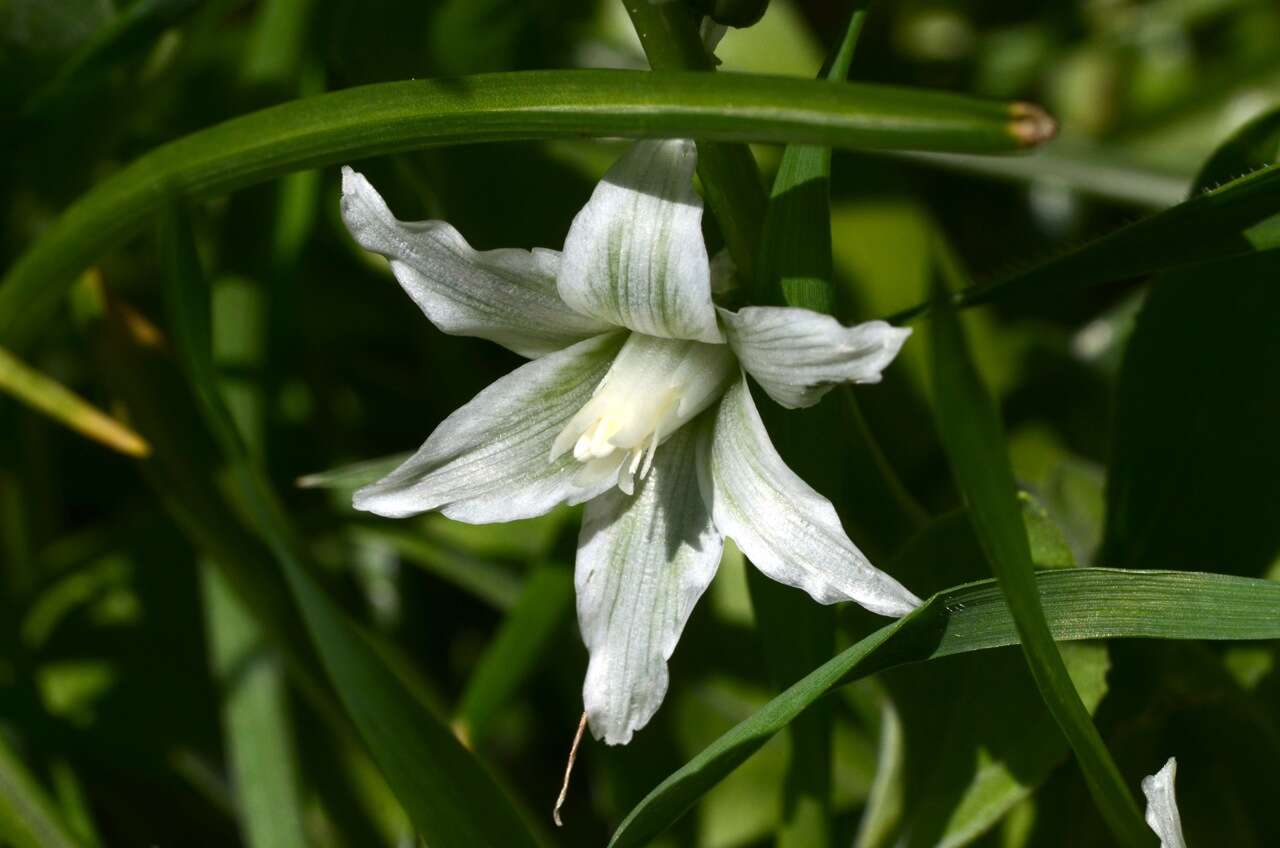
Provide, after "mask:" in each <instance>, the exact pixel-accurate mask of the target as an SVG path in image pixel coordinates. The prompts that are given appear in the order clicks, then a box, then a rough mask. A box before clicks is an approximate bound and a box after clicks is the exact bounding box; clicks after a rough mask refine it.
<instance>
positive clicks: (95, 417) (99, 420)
mask: <svg viewBox="0 0 1280 848" xmlns="http://www.w3.org/2000/svg"><path fill="white" fill-rule="evenodd" d="M0 392H6V393H8V394H10V395H12V396H13V397H15V398H17V399H18V400H20V401H22V402H23V403H25V404H27V405H28V406H30V407H31V408H32V409H36V410H39V411H40V412H43V413H44V414H46V415H48V416H49V417H50V418H52V419H54V420H55V421H60V422H61V423H63V424H65V425H66V426H68V427H70V428H71V429H72V430H75V431H76V432H77V433H79V434H80V435H82V436H87V437H88V438H90V439H93V440H94V441H95V442H98V443H99V444H103V445H106V446H107V447H109V448H111V449H112V450H117V451H119V452H120V453H123V454H125V455H126V456H136V457H143V456H146V455H147V454H148V453H149V452H150V451H151V448H150V447H149V446H148V445H147V442H146V440H145V439H143V438H142V437H141V436H139V435H138V434H137V433H135V432H133V430H131V429H129V428H128V427H126V426H125V425H124V424H122V423H120V422H119V421H117V420H116V419H114V418H112V417H111V416H110V415H107V414H106V413H105V412H101V411H99V410H98V409H97V408H96V407H94V406H93V405H92V404H90V403H89V402H88V401H86V400H84V399H83V398H81V397H80V396H79V395H77V394H76V393H75V392H73V391H71V390H70V389H68V388H67V387H66V386H63V385H62V384H61V383H59V382H58V381H57V380H54V379H53V378H51V377H46V376H45V375H44V374H41V373H40V372H39V371H37V370H35V369H34V368H32V367H31V366H29V365H27V364H26V363H24V362H23V361H22V360H20V359H18V357H16V356H14V355H13V354H12V353H9V351H7V350H5V349H4V348H0Z"/></svg>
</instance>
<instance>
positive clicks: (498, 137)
mask: <svg viewBox="0 0 1280 848" xmlns="http://www.w3.org/2000/svg"><path fill="white" fill-rule="evenodd" d="M1040 120H1041V118H1038V117H1037V116H1036V115H1029V114H1028V112H1027V108H1026V107H1024V106H1022V105H1019V104H1014V105H1010V104H1007V103H998V102H989V101H982V100H975V99H972V98H966V97H960V96H957V95H952V94H942V93H938V92H928V91H918V90H911V89H898V88H889V87H884V86H874V85H847V86H829V85H826V84H824V83H819V82H810V81H805V80H793V79H783V78H772V77H757V76H752V75H747V74H741V75H739V74H699V73H677V72H671V73H663V74H661V75H650V74H648V73H640V72H634V71H530V72H520V73H510V74H487V75H478V76H473V77H465V78H462V79H454V80H435V81H427V80H424V81H409V82H394V83H383V84H379V85H372V86H364V87H360V88H351V89H346V90H343V91H336V92H331V93H328V94H322V95H318V96H315V97H308V98H304V99H301V100H296V101H293V102H290V103H285V104H283V105H280V106H275V107H272V108H269V109H264V110H262V111H259V112H254V113H252V114H249V115H244V116H242V117H239V118H235V119H232V120H230V121H227V122H225V123H222V124H219V125H217V126H215V127H211V128H209V129H207V130H203V131H201V132H197V133H194V134H192V135H189V136H186V137H184V138H181V139H179V140H177V141H174V142H171V143H169V144H166V145H164V146H162V147H159V148H157V149H155V150H153V151H151V152H150V153H148V154H146V155H144V156H142V157H140V158H139V159H137V160H135V161H134V162H133V163H132V164H130V165H128V166H127V167H125V168H123V169H121V170H120V171H118V172H117V173H116V174H114V175H113V176H112V177H110V178H109V179H107V180H104V181H103V182H101V183H99V184H98V185H97V186H95V187H94V188H93V189H92V190H91V191H90V192H89V193H88V194H86V195H84V196H83V197H81V198H80V200H78V201H77V202H76V203H74V204H72V206H71V207H70V208H68V209H67V210H66V211H65V212H64V213H63V215H62V216H61V217H60V218H59V219H58V221H57V222H56V223H55V224H54V225H53V226H52V227H50V228H49V229H48V230H47V231H45V233H44V234H43V235H42V237H41V238H40V239H39V241H38V242H37V243H36V244H35V245H33V246H32V248H31V249H30V250H28V251H27V253H26V254H24V255H23V256H22V257H21V258H20V259H19V260H18V261H17V263H15V264H14V265H13V267H12V268H10V269H9V271H8V273H7V275H6V277H5V279H4V282H3V284H0V342H7V343H9V344H10V345H11V346H17V345H15V344H14V342H16V341H30V340H31V339H34V338H35V337H36V336H37V335H38V334H39V332H40V331H41V330H42V329H43V323H44V320H46V319H47V318H48V317H49V315H50V313H51V312H52V310H53V309H54V308H55V307H56V305H57V303H58V302H59V299H60V298H61V296H62V295H63V294H64V293H65V292H66V289H67V286H68V285H69V284H70V282H71V279H72V277H73V276H74V275H75V274H76V272H78V271H79V270H81V269H82V268H83V267H84V266H85V265H87V264H88V263H90V262H92V261H93V260H94V259H95V258H97V257H99V256H101V255H102V254H103V253H105V252H106V251H107V250H109V249H111V248H112V247H113V246H115V245H117V244H119V243H121V242H123V241H124V240H125V239H127V238H129V237H130V236H132V235H134V234H136V233H137V232H139V231H140V230H141V229H142V228H144V227H145V225H146V223H147V221H148V219H150V218H151V217H152V216H153V215H155V214H156V212H157V211H158V210H159V208H160V205H161V204H162V203H164V202H165V201H164V199H163V198H164V197H165V195H166V194H169V195H180V196H193V197H207V196H210V195H216V194H219V193H222V192H227V191H230V190H233V189H236V188H242V187H244V186H247V185H252V184H254V183H258V182H262V181H263V180H267V179H271V178H272V177H277V176H280V175H282V174H286V173H289V172H291V171H297V170H305V169H309V168H315V167H319V166H322V165H331V164H336V163H340V162H344V161H349V160H352V159H358V158H362V157H368V156H376V155H381V154H385V153H392V152H395V151H400V150H409V149H413V148H420V147H426V146H429V145H442V144H465V143H472V142H481V141H514V140H528V139H540V138H572V137H578V136H582V135H598V136H630V137H684V138H692V137H697V138H706V139H711V140H716V141H757V142H772V143H785V142H809V143H813V144H827V145H832V146H836V147H853V148H866V149H873V148H874V149H880V148H887V147H891V148H908V149H931V150H949V149H950V150H974V151H977V150H981V151H992V152H994V151H1000V150H1012V149H1016V148H1018V147H1022V146H1025V145H1026V144H1028V143H1038V142H1039V141H1042V140H1044V139H1043V138H1042V137H1040V135H1037V134H1036V132H1034V131H1033V130H1034V128H1035V127H1037V126H1038V121H1040ZM1029 128H1030V129H1029ZM158 188H163V191H159V190H157V189H158Z"/></svg>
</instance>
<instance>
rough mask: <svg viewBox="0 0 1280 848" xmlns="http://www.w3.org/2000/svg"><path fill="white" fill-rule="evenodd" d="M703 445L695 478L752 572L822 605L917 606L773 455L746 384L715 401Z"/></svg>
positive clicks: (883, 609) (902, 611) (899, 610)
mask: <svg viewBox="0 0 1280 848" xmlns="http://www.w3.org/2000/svg"><path fill="white" fill-rule="evenodd" d="M707 426H709V427H711V436H710V439H704V440H702V441H701V442H700V450H699V462H698V473H699V479H700V481H701V483H702V494H703V497H704V498H706V499H707V500H708V502H709V503H710V504H711V520H712V521H714V522H715V525H716V529H718V530H719V531H720V532H721V533H723V534H724V535H726V536H728V537H730V538H732V539H733V540H734V541H735V542H737V543H738V547H739V548H740V549H741V550H742V553H743V554H745V555H746V556H747V557H748V558H749V559H750V560H751V562H752V563H754V564H755V566H756V568H759V569H760V570H761V571H763V572H764V573H765V574H767V575H768V576H769V577H771V578H773V579H774V580H777V581H778V582H779V583H785V584H787V585H788V586H796V587H799V588H801V589H804V590H805V591H806V592H808V593H809V594H810V595H811V596H812V597H813V599H814V600H816V601H818V602H819V603H823V604H830V603H835V602H836V601H856V602H857V603H859V604H861V605H862V606H864V607H866V608H867V609H869V610H871V611H872V612H875V613H879V614H881V615H891V616H900V615H906V614H907V613H909V612H911V610H913V609H915V608H916V607H917V606H919V604H920V599H919V598H917V597H916V596H915V595H913V594H911V593H910V592H908V591H907V590H906V589H904V588H903V587H902V585H901V584H900V583H898V581H896V580H894V579H893V578H892V577H890V576H889V575H887V574H885V573H884V572H882V571H880V570H879V569H877V568H876V567H875V566H873V565H872V564H871V563H870V562H868V561H867V558H866V557H865V556H863V554H862V552H861V551H859V550H858V549H857V547H855V546H854V544H853V542H851V541H849V537H848V536H846V535H845V532H844V529H843V528H842V527H841V526H840V519H839V518H838V517H837V516H836V511H835V508H834V507H832V506H831V502H830V501H828V500H827V499H826V498H824V497H822V495H820V494H818V493H817V492H815V491H814V490H813V489H812V488H810V487H809V485H808V484H807V483H805V482H804V481H803V480H801V479H800V478H799V476H797V475H796V473H795V472H794V471H792V470H791V469H790V468H788V467H787V466H786V464H785V463H783V461H782V457H780V456H778V452H777V451H776V450H774V448H773V444H772V443H771V442H770V441H769V434H768V433H767V432H766V431H765V429H764V422H762V421H761V420H760V413H759V412H758V411H757V410H756V406H755V403H754V402H753V401H752V400H751V392H750V390H749V389H748V388H747V381H746V379H745V378H743V379H740V380H738V381H737V382H736V383H734V384H733V386H731V387H730V388H729V391H728V392H726V393H725V396H724V399H723V400H721V401H720V407H719V409H718V410H717V411H716V413H715V416H714V419H713V420H711V421H709V423H708V425H707Z"/></svg>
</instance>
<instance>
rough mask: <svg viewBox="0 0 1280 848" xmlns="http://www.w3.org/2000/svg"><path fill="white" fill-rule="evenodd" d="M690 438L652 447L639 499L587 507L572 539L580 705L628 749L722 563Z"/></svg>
mask: <svg viewBox="0 0 1280 848" xmlns="http://www.w3.org/2000/svg"><path fill="white" fill-rule="evenodd" d="M694 441H695V434H694V433H693V432H692V431H691V430H690V429H689V428H686V429H684V430H681V431H680V432H679V433H677V434H676V435H675V436H672V437H671V438H670V439H669V440H668V441H667V443H666V444H664V445H663V446H662V447H661V448H659V449H658V455H657V458H656V459H655V461H654V464H653V468H652V470H651V471H650V473H649V476H648V477H646V478H645V479H644V480H642V481H637V484H636V488H637V491H636V494H635V495H634V496H633V497H628V496H627V495H624V494H623V493H621V492H619V491H618V490H616V489H615V490H613V491H610V492H606V493H605V494H603V495H600V496H599V497H597V498H596V499H595V500H593V501H591V502H589V503H588V504H587V508H586V515H585V516H584V518H583V522H582V535H581V537H580V538H579V542H578V564H577V569H576V576H575V582H576V583H577V590H578V624H579V626H580V627H581V628H582V640H583V641H584V642H585V643H586V645H587V650H588V651H589V652H590V654H591V661H590V663H589V664H588V665H587V679H586V682H585V683H584V684H583V687H582V700H583V704H584V706H585V708H586V711H587V720H588V722H589V723H590V726H591V733H592V734H593V735H594V736H595V737H596V738H597V739H604V741H605V742H607V743H609V744H610V745H624V744H626V743H627V742H629V741H631V734H632V733H634V732H635V731H637V730H639V729H640V728H641V727H644V725H645V724H647V723H648V721H649V719H650V718H652V717H653V714H654V713H655V712H657V710H658V707H659V705H661V703H662V698H663V696H664V695H666V692H667V660H668V659H669V658H670V657H671V653H672V651H674V650H675V647H676V642H677V641H678V640H679V639H680V633H681V631H682V630H683V629H684V625H685V622H686V621H688V620H689V613H691V612H692V611H693V606H694V604H696V603H697V601H698V598H699V597H701V596H702V593H703V591H705V590H706V588H707V585H708V584H709V583H710V582H711V578H712V577H713V576H715V573H716V567H717V566H718V565H719V564H720V553H721V548H722V546H723V542H722V539H721V537H720V534H719V533H717V532H716V531H715V529H714V528H713V527H712V525H711V519H710V517H709V516H708V515H707V511H706V506H705V505H704V504H703V502H702V496H701V495H700V494H699V492H698V479H697V474H696V472H695V470H694V456H695V453H696V450H695V447H694Z"/></svg>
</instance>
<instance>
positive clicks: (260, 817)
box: [201, 566, 307, 848]
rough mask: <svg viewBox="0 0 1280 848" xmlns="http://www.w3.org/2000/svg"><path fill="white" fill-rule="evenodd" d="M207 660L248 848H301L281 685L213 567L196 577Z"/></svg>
mask: <svg viewBox="0 0 1280 848" xmlns="http://www.w3.org/2000/svg"><path fill="white" fill-rule="evenodd" d="M201 571H202V574H203V578H204V579H203V584H204V604H205V615H206V617H207V628H208V632H209V645H210V652H211V654H212V655H213V656H212V659H213V665H214V669H215V671H216V673H217V676H218V680H219V683H220V684H221V686H222V694H223V701H222V718H223V726H224V728H225V733H226V746H227V755H228V760H229V764H230V766H231V771H232V774H233V775H234V780H233V785H234V787H235V791H236V799H237V801H238V802H239V803H238V808H239V810H238V811H239V818H240V826H241V828H242V833H243V834H244V840H245V844H246V845H248V846H250V848H303V846H305V845H306V844H307V840H306V834H305V829H304V826H303V810H302V798H301V796H300V792H299V786H298V774H297V758H296V756H295V753H294V746H293V735H292V728H291V726H290V724H289V714H288V709H287V703H288V700H287V697H286V691H285V686H284V677H283V675H282V674H281V670H280V668H279V664H278V662H277V661H275V658H274V657H272V656H271V655H270V654H267V653H266V652H265V651H264V648H265V644H264V640H263V637H262V632H261V630H259V629H258V626H257V624H256V623H255V622H254V620H253V618H252V616H250V615H249V613H248V612H247V611H246V610H245V608H244V606H243V604H241V603H240V600H239V598H237V597H236V596H235V595H234V594H233V593H232V590H231V588H230V587H229V586H228V585H227V583H226V580H225V579H224V578H223V577H222V575H221V574H220V573H219V572H217V571H216V570H214V568H213V567H212V566H205V567H203V568H202V569H201Z"/></svg>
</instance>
